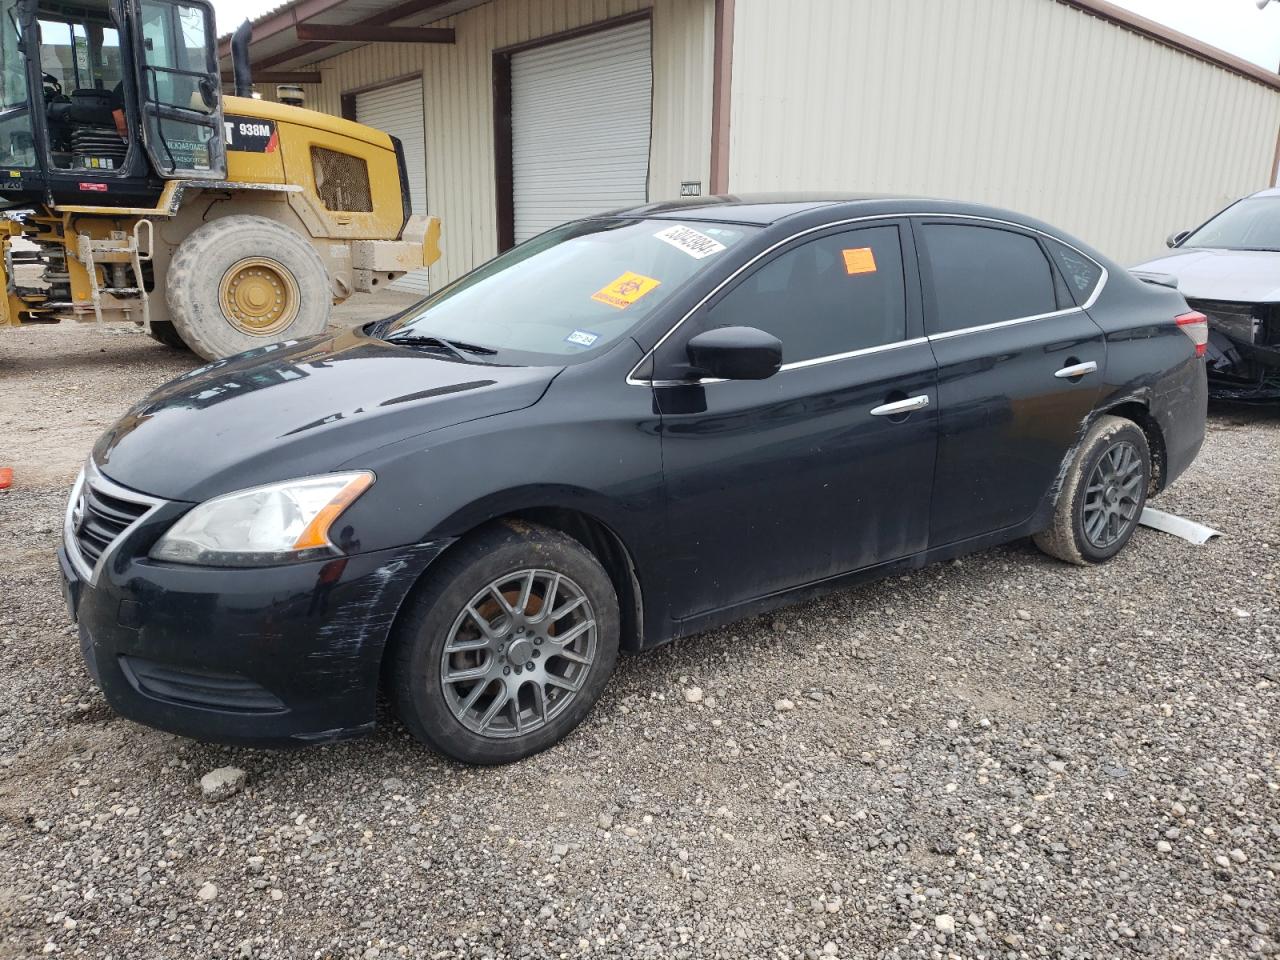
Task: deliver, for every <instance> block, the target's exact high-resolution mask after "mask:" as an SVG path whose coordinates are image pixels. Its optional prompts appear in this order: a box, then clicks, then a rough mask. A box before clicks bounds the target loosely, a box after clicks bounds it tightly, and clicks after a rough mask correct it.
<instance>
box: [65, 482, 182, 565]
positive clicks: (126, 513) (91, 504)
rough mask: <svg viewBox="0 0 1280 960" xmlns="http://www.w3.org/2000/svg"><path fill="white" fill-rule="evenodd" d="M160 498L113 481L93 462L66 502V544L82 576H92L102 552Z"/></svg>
mask: <svg viewBox="0 0 1280 960" xmlns="http://www.w3.org/2000/svg"><path fill="white" fill-rule="evenodd" d="M160 502H161V501H158V500H155V499H153V498H151V497H147V496H144V495H143V494H140V493H135V492H134V491H132V490H126V489H125V488H124V487H121V486H118V485H117V484H115V483H112V482H111V481H110V480H108V479H107V478H106V477H104V476H103V475H102V474H101V473H99V472H98V470H97V468H96V467H94V465H93V464H92V463H90V464H88V465H87V466H86V467H85V472H84V478H83V480H81V481H80V482H79V483H78V484H77V486H76V489H74V490H73V491H72V496H71V502H70V503H69V504H67V519H66V531H65V533H66V544H67V550H68V553H69V554H71V559H72V560H73V561H75V562H76V566H77V567H78V568H79V571H80V573H81V575H82V576H84V577H85V578H86V579H90V578H91V577H92V574H93V571H94V570H95V568H96V567H97V565H98V561H99V560H101V559H102V555H103V554H104V553H106V552H107V551H108V550H110V549H111V545H112V544H114V543H115V542H116V541H117V540H118V539H119V538H120V536H121V535H122V534H123V533H124V532H125V531H126V530H128V529H129V528H130V527H132V526H133V525H134V524H135V523H137V522H138V521H139V520H141V519H142V518H143V517H144V516H146V515H147V514H148V513H149V512H150V511H151V510H152V509H154V508H155V507H156V506H157V505H159V503H160Z"/></svg>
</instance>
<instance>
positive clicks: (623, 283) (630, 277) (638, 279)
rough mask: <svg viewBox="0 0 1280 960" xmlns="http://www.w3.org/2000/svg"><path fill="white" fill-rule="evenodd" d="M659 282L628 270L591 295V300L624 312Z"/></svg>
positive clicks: (659, 281)
mask: <svg viewBox="0 0 1280 960" xmlns="http://www.w3.org/2000/svg"><path fill="white" fill-rule="evenodd" d="M661 282H662V281H661V280H655V279H653V277H642V276H641V275H640V274H638V273H632V272H631V271H629V270H628V271H627V272H626V273H624V274H623V275H622V276H620V277H619V278H618V279H617V280H615V281H613V283H611V284H609V285H608V286H607V287H601V288H600V289H599V290H597V291H596V292H595V293H593V294H592V295H591V299H592V300H595V301H596V302H597V303H607V304H608V305H609V306H611V307H616V308H617V309H619V310H625V309H626V308H627V307H629V306H631V305H632V304H633V303H635V302H636V301H637V300H639V299H640V298H641V297H643V296H644V295H645V294H646V293H648V292H649V291H650V290H652V289H653V288H654V287H656V286H658V284H660V283H661Z"/></svg>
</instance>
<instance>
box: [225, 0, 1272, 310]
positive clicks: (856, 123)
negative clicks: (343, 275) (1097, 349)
mask: <svg viewBox="0 0 1280 960" xmlns="http://www.w3.org/2000/svg"><path fill="white" fill-rule="evenodd" d="M223 55H224V61H223V62H224V67H225V68H226V69H228V70H229V68H230V62H229V52H228V49H227V45H226V44H225V42H224V47H223ZM250 56H251V60H252V61H253V64H254V72H255V82H256V85H257V88H258V90H259V91H261V92H262V94H263V95H264V96H267V97H269V98H270V97H273V96H274V91H275V84H277V83H294V84H301V85H302V89H303V90H304V91H305V96H306V105H307V106H308V107H310V108H312V109H317V110H323V111H327V112H330V113H333V114H339V115H343V116H347V117H349V118H352V119H357V120H360V121H362V122H366V123H370V124H373V125H375V126H378V127H381V128H382V129H385V130H387V131H388V132H390V133H392V134H393V135H395V136H397V137H399V138H400V139H401V140H402V141H403V143H404V145H405V154H406V158H407V160H408V162H409V166H410V168H411V169H410V180H411V184H410V187H411V193H412V197H413V203H414V206H415V209H422V210H425V211H426V212H430V213H432V214H435V215H437V216H439V217H440V218H441V219H442V221H443V223H444V231H445V233H444V244H443V245H444V250H445V254H444V258H443V260H442V261H441V263H440V264H439V265H437V266H436V267H433V268H432V271H431V277H430V285H431V286H432V287H438V286H439V285H440V284H442V283H444V282H447V281H448V280H450V279H452V278H454V277H456V276H458V275H460V274H461V273H463V272H465V271H466V270H468V269H470V268H472V267H474V266H475V265H476V264H478V263H481V262H483V261H484V260H486V259H488V258H489V257H491V256H493V255H494V254H495V253H497V252H499V251H500V250H502V249H505V248H506V247H508V246H510V245H511V244H513V243H515V242H518V241H520V240H523V239H526V238H527V237H529V236H532V235H534V234H535V233H537V232H539V231H540V230H543V229H546V228H547V227H549V226H552V225H554V224H555V223H558V222H562V221H564V220H566V219H570V218H573V217H576V216H581V215H583V214H585V213H590V212H593V211H597V210H602V209H609V208H611V207H617V206H622V205H628V204H634V203H637V202H643V201H644V200H646V199H647V200H663V199H668V198H672V197H676V196H679V195H681V194H696V193H723V192H750V191H760V190H766V191H775V190H792V189H804V190H811V189H823V190H850V191H870V192H879V193H897V194H910V195H927V196H943V197H960V198H965V199H973V200H981V201H987V202H991V203H994V204H998V205H1001V206H1006V207H1011V208H1013V209H1017V210H1020V211H1023V212H1026V213H1030V214H1033V215H1036V216H1039V217H1042V218H1044V219H1046V220H1049V221H1051V222H1053V223H1055V224H1057V225H1060V226H1062V227H1064V228H1065V229H1067V230H1070V231H1071V232H1073V233H1075V234H1077V235H1079V236H1080V237H1082V238H1083V239H1085V240H1087V241H1089V242H1091V243H1093V244H1095V245H1096V246H1098V247H1099V248H1101V249H1102V250H1104V251H1106V252H1108V253H1110V254H1111V255H1113V256H1115V257H1116V258H1117V259H1119V260H1121V261H1135V260H1138V259H1141V258H1143V257H1145V256H1147V255H1148V254H1150V253H1152V252H1154V251H1155V250H1156V249H1157V248H1158V247H1159V246H1160V244H1161V240H1162V238H1163V237H1165V236H1166V235H1167V234H1169V233H1170V232H1172V231H1174V230H1176V229H1181V228H1185V227H1188V226H1192V225H1194V224H1197V223H1199V222H1200V221H1201V220H1203V219H1204V218H1205V217H1206V216H1208V215H1209V214H1210V213H1212V212H1213V211H1214V210H1216V209H1217V208H1218V207H1220V206H1222V205H1223V204H1225V203H1226V202H1228V201H1230V200H1231V199H1234V198H1235V197H1237V196H1240V195H1242V194H1245V193H1249V192H1251V191H1253V190H1256V189H1259V188H1262V187H1265V186H1268V185H1270V184H1271V183H1272V182H1273V181H1274V178H1275V175H1276V165H1277V162H1278V161H1280V152H1278V151H1277V146H1278V144H1280V136H1278V134H1280V76H1277V75H1276V74H1274V73H1271V72H1269V71H1267V70H1263V69H1262V68H1260V67H1256V66H1254V65H1252V64H1249V63H1247V62H1245V61H1243V60H1239V59H1237V58H1235V57H1232V56H1230V55H1229V54H1226V53H1224V52H1222V51H1219V50H1216V49H1213V48H1211V47H1208V46H1205V45H1204V44H1201V43H1199V42H1197V41H1195V40H1193V39H1191V38H1189V37H1186V36H1183V35H1181V34H1178V33H1175V32H1173V31H1171V30H1168V29H1167V28H1164V27H1162V26H1160V25H1158V24H1155V23H1153V22H1151V21H1148V20H1145V19H1143V18H1140V17H1137V16H1135V15H1134V14H1131V13H1129V12H1127V11H1124V10H1122V9H1121V8H1119V7H1116V6H1114V5H1113V4H1111V3H1108V2H1106V0H787V2H782V0H401V2H398V3H397V2H394V0H296V2H294V3H292V4H289V5H287V6H285V7H281V8H277V9H276V10H274V11H272V12H271V13H269V14H267V15H265V16H264V17H262V18H260V19H259V20H258V21H256V22H255V24H254V31H253V40H252V43H251V45H250Z"/></svg>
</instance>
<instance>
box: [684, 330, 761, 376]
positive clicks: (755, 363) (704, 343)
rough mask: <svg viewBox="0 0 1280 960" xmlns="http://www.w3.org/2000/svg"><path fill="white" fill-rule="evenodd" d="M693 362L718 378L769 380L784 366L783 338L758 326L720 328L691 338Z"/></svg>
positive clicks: (698, 369) (689, 348)
mask: <svg viewBox="0 0 1280 960" xmlns="http://www.w3.org/2000/svg"><path fill="white" fill-rule="evenodd" d="M686 352H687V354H688V357H689V365H690V366H691V367H693V368H694V371H696V372H697V373H698V374H699V375H700V376H703V377H712V378H715V379H717V380H767V379H769V377H772V376H773V375H774V374H775V373H777V372H778V370H779V369H781V367H782V341H781V340H779V339H778V338H777V337H775V336H773V335H772V334H769V333H765V332H764V331H763V330H758V329H756V328H755V327H717V328H716V329H715V330H707V331H704V332H703V333H700V334H698V335H697V336H696V337H694V338H693V339H691V340H690V341H689V343H688V345H687V346H686Z"/></svg>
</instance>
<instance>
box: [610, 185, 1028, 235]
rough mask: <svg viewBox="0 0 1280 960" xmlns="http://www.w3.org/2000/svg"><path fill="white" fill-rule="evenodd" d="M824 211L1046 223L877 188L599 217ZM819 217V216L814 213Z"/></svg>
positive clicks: (753, 221) (676, 204) (700, 201)
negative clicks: (972, 217)
mask: <svg viewBox="0 0 1280 960" xmlns="http://www.w3.org/2000/svg"><path fill="white" fill-rule="evenodd" d="M818 211H823V212H825V213H826V215H827V216H828V217H829V218H830V219H832V220H837V219H841V218H843V217H857V216H905V215H908V214H920V213H924V214H969V215H972V216H981V217H988V218H996V219H1001V220H1007V221H1009V222H1012V223H1018V224H1023V225H1026V226H1030V227H1033V228H1036V229H1040V228H1042V227H1044V226H1046V225H1044V224H1041V223H1039V222H1038V221H1036V220H1034V219H1033V218H1030V217H1026V216H1023V215H1021V214H1016V213H1013V212H1011V211H1009V210H1001V209H997V208H995V207H988V206H984V205H982V204H977V203H969V202H965V201H959V200H938V199H933V198H929V197H918V196H910V195H905V194H888V193H883V194H877V193H816V192H810V193H740V194H725V195H720V196H710V197H685V198H681V199H679V200H663V201H659V202H657V203H648V204H645V205H643V206H638V207H627V208H624V209H621V210H611V211H609V212H608V213H602V214H599V215H598V216H600V217H609V218H613V217H623V218H632V217H634V218H645V219H654V220H686V221H688V220H700V221H706V222H719V223H740V224H747V225H751V226H760V227H767V226H770V225H772V224H775V223H778V222H780V221H782V220H786V219H788V218H790V217H795V216H799V215H800V214H804V213H817V212H818ZM819 218H821V217H819Z"/></svg>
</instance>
